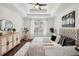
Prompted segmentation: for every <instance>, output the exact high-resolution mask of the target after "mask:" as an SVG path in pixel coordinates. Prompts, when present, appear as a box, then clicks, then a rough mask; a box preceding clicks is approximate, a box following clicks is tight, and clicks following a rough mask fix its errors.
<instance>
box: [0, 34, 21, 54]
mask: <svg viewBox="0 0 79 59" xmlns="http://www.w3.org/2000/svg"><path fill="white" fill-rule="evenodd" d="M19 43H20V39H19V33H9V34H6V35H2V36H0V55H4V54H5V53H7V52H8V51H10V50H11V49H12V48H14V47H15V46H16V45H18V44H19Z"/></svg>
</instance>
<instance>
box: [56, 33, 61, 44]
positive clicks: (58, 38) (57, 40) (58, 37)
mask: <svg viewBox="0 0 79 59" xmlns="http://www.w3.org/2000/svg"><path fill="white" fill-rule="evenodd" d="M60 37H61V36H60V35H58V36H57V37H56V40H55V42H56V43H58V42H59V40H60Z"/></svg>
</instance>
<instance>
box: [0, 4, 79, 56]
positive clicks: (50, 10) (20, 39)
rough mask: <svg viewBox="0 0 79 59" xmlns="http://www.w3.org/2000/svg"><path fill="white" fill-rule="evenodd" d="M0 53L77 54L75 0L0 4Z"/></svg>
mask: <svg viewBox="0 0 79 59" xmlns="http://www.w3.org/2000/svg"><path fill="white" fill-rule="evenodd" d="M0 56H79V3H0Z"/></svg>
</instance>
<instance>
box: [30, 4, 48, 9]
mask: <svg viewBox="0 0 79 59" xmlns="http://www.w3.org/2000/svg"><path fill="white" fill-rule="evenodd" d="M29 4H33V5H34V8H36V9H39V10H42V9H41V6H47V4H42V3H29Z"/></svg>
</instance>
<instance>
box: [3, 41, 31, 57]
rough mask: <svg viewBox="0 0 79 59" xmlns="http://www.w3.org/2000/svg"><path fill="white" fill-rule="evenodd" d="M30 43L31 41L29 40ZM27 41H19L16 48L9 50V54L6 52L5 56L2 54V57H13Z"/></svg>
mask: <svg viewBox="0 0 79 59" xmlns="http://www.w3.org/2000/svg"><path fill="white" fill-rule="evenodd" d="M30 41H31V40H30ZM27 42H28V41H25V40H21V43H20V44H18V45H17V46H16V47H14V48H13V49H12V50H10V51H9V52H7V53H6V54H4V55H3V56H13V55H14V54H15V53H16V52H17V51H18V50H19V49H20V48H21V47H22V46H23V45H24V44H25V43H27Z"/></svg>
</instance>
